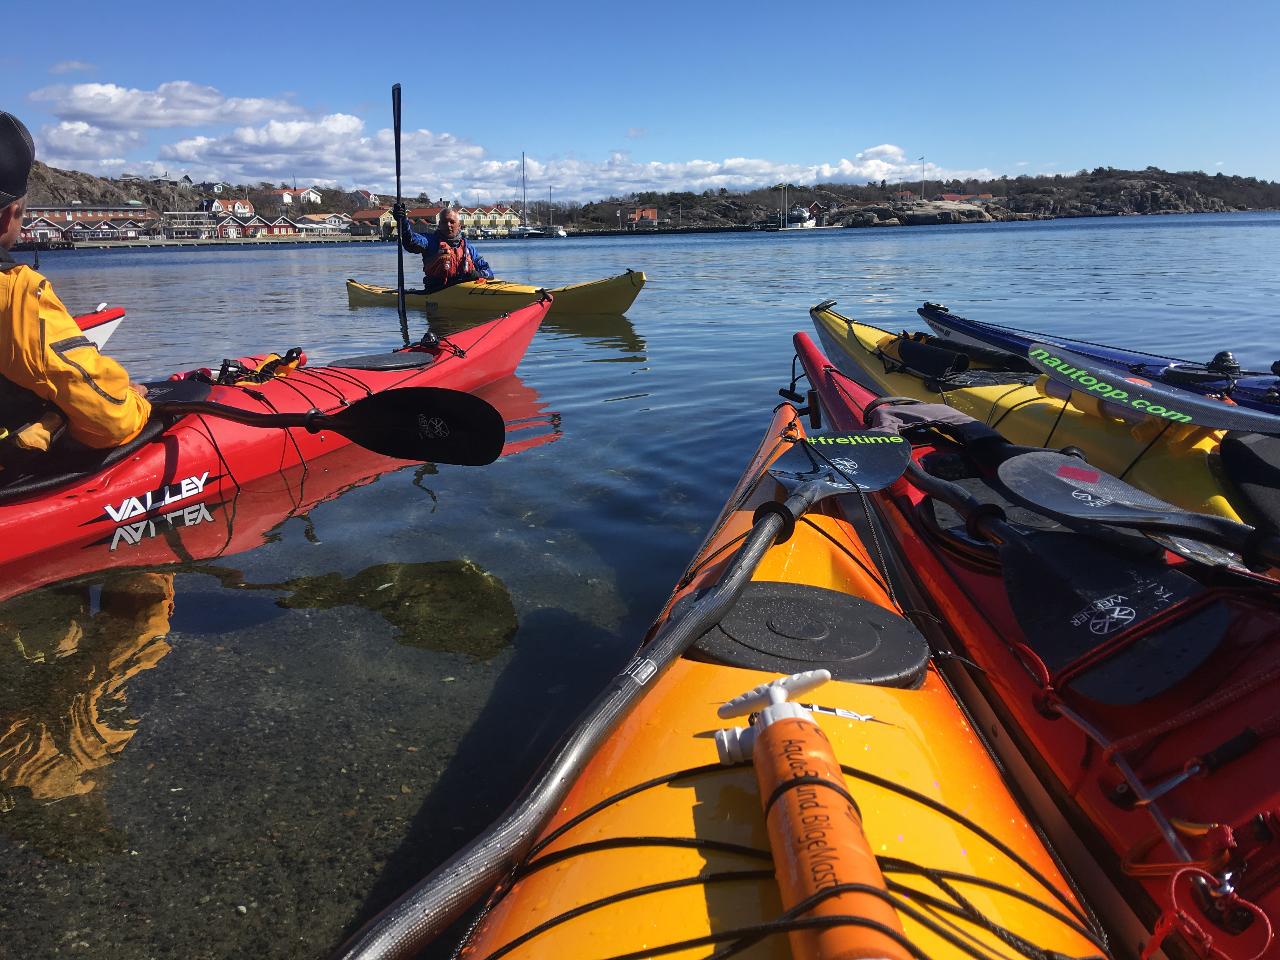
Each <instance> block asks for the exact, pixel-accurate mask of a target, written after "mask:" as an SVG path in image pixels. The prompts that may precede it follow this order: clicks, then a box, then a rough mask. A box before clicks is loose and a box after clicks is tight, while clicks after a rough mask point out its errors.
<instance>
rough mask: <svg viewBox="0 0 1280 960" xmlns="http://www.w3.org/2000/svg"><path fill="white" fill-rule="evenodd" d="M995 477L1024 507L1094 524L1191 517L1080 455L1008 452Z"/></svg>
mask: <svg viewBox="0 0 1280 960" xmlns="http://www.w3.org/2000/svg"><path fill="white" fill-rule="evenodd" d="M996 472H997V475H998V476H999V477H1000V482H1001V483H1003V484H1004V485H1005V486H1006V487H1008V488H1009V492H1010V493H1012V494H1014V496H1016V497H1017V498H1018V499H1019V500H1022V501H1023V502H1024V503H1026V504H1027V505H1028V506H1030V507H1031V508H1032V509H1035V510H1041V511H1044V512H1047V513H1051V514H1055V515H1057V516H1065V517H1073V518H1079V519H1082V520H1096V521H1098V522H1099V523H1111V522H1119V523H1123V522H1124V521H1126V520H1133V519H1136V518H1138V517H1144V516H1150V517H1153V518H1161V517H1164V516H1166V515H1170V514H1177V515H1178V516H1179V517H1183V516H1187V517H1190V516H1195V514H1189V513H1187V512H1186V511H1185V510H1181V509H1179V508H1178V507H1175V506H1174V505H1173V504H1171V503H1165V502H1164V501H1163V500H1160V499H1158V498H1156V497H1153V496H1151V494H1149V493H1143V492H1142V491H1141V490H1139V489H1137V488H1136V487H1131V486H1130V485H1129V484H1127V483H1125V482H1124V481H1123V480H1119V479H1117V478H1116V477H1113V476H1112V475H1111V474H1109V473H1106V472H1104V471H1102V470H1099V469H1098V468H1097V467H1092V466H1090V465H1089V464H1088V463H1086V462H1085V461H1083V460H1081V459H1080V458H1079V457H1069V456H1067V455H1066V454H1063V453H1056V452H1055V451H1052V450H1036V451H1033V452H1031V453H1024V454H1021V455H1019V456H1016V457H1013V458H1011V459H1009V460H1006V461H1005V462H1004V463H1002V464H1000V467H999V468H998V470H997V471H996Z"/></svg>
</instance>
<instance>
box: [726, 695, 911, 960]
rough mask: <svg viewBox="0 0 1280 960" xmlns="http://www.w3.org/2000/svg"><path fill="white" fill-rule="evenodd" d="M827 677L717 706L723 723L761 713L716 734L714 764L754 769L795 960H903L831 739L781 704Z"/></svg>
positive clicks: (805, 714) (802, 712) (899, 935)
mask: <svg viewBox="0 0 1280 960" xmlns="http://www.w3.org/2000/svg"><path fill="white" fill-rule="evenodd" d="M830 679H831V674H830V673H828V672H827V671H826V670H811V671H809V672H808V673H797V674H793V675H792V676H789V677H782V678H780V679H778V680H774V681H772V682H771V683H766V684H761V685H760V686H758V687H756V688H755V689H754V690H752V691H750V692H749V693H744V694H743V695H742V696H740V697H735V698H734V699H733V700H730V701H729V702H728V703H726V704H725V705H724V706H722V707H721V708H720V710H719V711H718V712H719V716H720V717H721V718H722V719H728V718H730V717H741V716H746V715H748V714H751V713H754V712H755V711H757V710H758V711H759V715H758V716H757V717H756V718H755V720H754V722H753V723H752V725H751V726H749V727H731V728H729V729H727V730H719V731H717V732H716V747H717V749H718V750H719V751H720V762H721V763H725V764H731V763H741V762H742V761H744V760H746V759H747V758H748V757H750V759H751V761H752V763H753V764H754V766H755V769H756V782H757V783H758V784H759V786H760V801H761V803H762V805H763V807H764V813H765V822H766V823H767V825H768V828H769V845H770V847H771V848H772V851H773V863H774V868H775V870H776V876H777V880H778V886H779V888H780V889H781V893H782V906H783V909H784V910H785V911H786V914H785V919H786V920H789V921H794V923H795V926H794V927H793V928H792V929H791V930H790V932H789V934H788V936H789V937H790V939H791V951H792V954H793V955H794V956H795V957H796V958H797V960H908V958H910V957H911V955H912V954H911V951H910V950H908V949H907V947H906V944H907V940H906V936H905V934H904V933H903V929H902V922H901V921H900V920H899V919H898V913H897V911H896V910H895V909H894V908H893V906H892V904H891V902H890V900H889V894H888V892H887V891H886V889H885V883H884V876H883V875H882V874H881V873H880V866H879V864H878V863H877V862H876V858H875V854H874V853H872V852H871V847H870V845H869V844H868V842H867V837H866V834H864V833H863V831H862V816H861V814H860V813H859V811H858V806H857V804H856V803H854V800H853V797H852V796H850V794H849V791H848V789H847V788H846V786H845V779H844V774H843V773H842V772H841V770H840V762H839V761H838V760H837V759H836V756H835V751H834V750H833V749H832V747H831V741H829V740H828V739H827V737H826V734H824V733H823V732H822V728H821V727H819V726H818V724H817V723H816V722H815V721H814V719H813V716H812V715H811V714H810V713H809V711H808V710H806V709H805V708H804V707H803V706H801V705H800V704H798V703H790V702H788V697H796V696H799V695H800V694H802V693H806V692H808V691H810V690H812V689H814V688H815V687H818V686H820V685H821V684H823V683H826V682H827V681H828V680H830ZM837 890H839V891H841V892H838V893H837V892H834V891H837Z"/></svg>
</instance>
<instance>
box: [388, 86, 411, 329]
mask: <svg viewBox="0 0 1280 960" xmlns="http://www.w3.org/2000/svg"><path fill="white" fill-rule="evenodd" d="M391 130H392V134H393V135H394V137H395V143H396V209H397V210H398V209H400V207H401V206H402V204H403V201H402V200H401V198H400V84H398V83H393V84H392V85H391ZM404 220H405V222H406V223H407V222H408V220H409V218H408V217H405V218H404ZM396 309H397V310H398V312H399V314H400V335H401V336H402V337H404V345H405V346H406V347H407V346H408V345H409V315H408V313H407V312H406V311H405V306H404V237H402V236H400V224H399V223H397V224H396Z"/></svg>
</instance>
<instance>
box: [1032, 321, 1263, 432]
mask: <svg viewBox="0 0 1280 960" xmlns="http://www.w3.org/2000/svg"><path fill="white" fill-rule="evenodd" d="M1027 359H1028V360H1029V361H1031V363H1032V364H1033V365H1034V366H1035V367H1036V369H1037V370H1040V371H1042V372H1043V373H1047V374H1048V375H1049V377H1050V379H1052V380H1056V381H1057V382H1058V383H1061V384H1064V385H1066V386H1068V387H1071V388H1072V389H1074V390H1079V391H1081V392H1082V393H1086V394H1089V395H1091V396H1096V397H1100V398H1101V399H1103V400H1107V401H1110V402H1111V403H1115V404H1119V405H1120V406H1122V407H1125V408H1127V409H1129V410H1133V411H1134V412H1135V413H1139V414H1142V415H1143V416H1149V417H1155V418H1156V419H1158V420H1167V421H1168V422H1170V423H1192V424H1195V425H1196V426H1200V427H1209V428H1210V429H1214V430H1245V431H1251V432H1254V433H1280V417H1277V416H1274V415H1272V414H1269V413H1264V412H1262V411H1261V410H1250V409H1246V408H1244V407H1237V406H1235V405H1233V404H1228V403H1223V402H1221V401H1219V400H1213V399H1211V398H1209V397H1205V396H1202V395H1201V394H1198V393H1194V392H1192V391H1190V390H1180V389H1178V388H1177V387H1171V386H1168V385H1167V384H1163V383H1156V382H1152V381H1150V380H1147V379H1145V378H1143V377H1139V376H1136V375H1133V374H1129V373H1126V372H1124V371H1122V370H1117V369H1115V368H1114V367H1113V368H1110V369H1108V367H1107V366H1106V365H1105V364H1100V363H1099V362H1098V361H1097V360H1094V359H1093V358H1091V357H1086V356H1083V355H1082V354H1079V353H1075V352H1073V351H1071V350H1064V349H1063V348H1062V347H1056V346H1052V345H1050V344H1045V343H1033V344H1031V346H1029V347H1028V348H1027Z"/></svg>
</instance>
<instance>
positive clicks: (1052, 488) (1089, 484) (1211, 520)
mask: <svg viewBox="0 0 1280 960" xmlns="http://www.w3.org/2000/svg"><path fill="white" fill-rule="evenodd" d="M1228 409H1235V408H1228ZM997 474H998V476H999V477H1000V482H1001V483H1003V484H1004V485H1005V487H1006V488H1007V489H1008V491H1009V493H1010V494H1012V495H1013V497H1014V498H1015V499H1016V500H1018V501H1019V502H1021V503H1023V504H1025V505H1026V506H1028V507H1030V508H1031V509H1033V510H1036V511H1038V512H1040V513H1044V514H1047V515H1049V516H1051V517H1056V518H1059V519H1065V520H1075V521H1085V522H1092V523H1103V524H1111V525H1113V526H1118V527H1128V528H1130V529H1133V530H1141V531H1142V532H1144V533H1148V532H1149V533H1158V534H1172V535H1173V536H1175V537H1189V538H1191V539H1193V540H1201V541H1203V542H1205V543H1210V544H1214V545H1216V546H1220V547H1226V548H1227V549H1228V550H1234V551H1236V552H1238V553H1240V554H1242V555H1243V556H1244V557H1245V559H1246V562H1248V563H1250V564H1251V565H1252V564H1253V561H1254V560H1261V561H1263V562H1264V563H1266V564H1268V565H1271V566H1277V565H1280V537H1274V536H1270V535H1267V534H1263V533H1259V532H1258V531H1257V530H1255V529H1254V528H1253V527H1251V526H1248V525H1247V524H1243V523H1237V522H1236V521H1234V520H1228V519H1227V518H1226V517H1213V516H1208V515H1206V514H1201V513H1189V512H1187V511H1185V510H1180V509H1178V508H1177V507H1175V506H1173V505H1172V504H1168V503H1165V502H1164V501H1163V500H1159V499H1157V498H1156V497H1153V496H1151V495H1150V494H1148V493H1143V492H1142V491H1141V490H1137V489H1135V488H1134V487H1131V486H1129V484H1127V483H1125V482H1124V481H1123V480H1118V479H1116V478H1115V477H1113V476H1111V474H1109V473H1104V472H1103V471H1101V470H1098V469H1097V468H1096V467H1091V466H1089V464H1087V463H1084V462H1083V461H1081V460H1078V459H1077V458H1075V457H1068V456H1065V455H1063V454H1061V453H1055V452H1053V451H1050V450H1044V451H1035V452H1033V453H1024V454H1022V455H1021V456H1017V457H1014V458H1012V459H1011V460H1006V461H1005V462H1004V463H1002V464H1001V465H1000V467H999V469H998V471H997Z"/></svg>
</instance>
